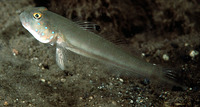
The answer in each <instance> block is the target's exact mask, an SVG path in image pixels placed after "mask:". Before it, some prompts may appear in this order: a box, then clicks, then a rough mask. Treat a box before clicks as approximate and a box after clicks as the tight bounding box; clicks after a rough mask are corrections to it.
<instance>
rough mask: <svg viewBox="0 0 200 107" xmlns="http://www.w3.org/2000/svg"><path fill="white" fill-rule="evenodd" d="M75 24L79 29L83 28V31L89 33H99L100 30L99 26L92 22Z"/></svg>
mask: <svg viewBox="0 0 200 107" xmlns="http://www.w3.org/2000/svg"><path fill="white" fill-rule="evenodd" d="M75 23H76V24H78V25H79V26H80V27H81V28H83V29H84V30H88V31H91V32H95V33H97V32H100V31H101V28H100V26H99V25H97V24H94V23H92V22H87V21H75Z"/></svg>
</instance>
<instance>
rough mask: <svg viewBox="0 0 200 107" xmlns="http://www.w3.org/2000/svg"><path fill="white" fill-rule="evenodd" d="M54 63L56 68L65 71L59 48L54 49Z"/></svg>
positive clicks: (62, 56) (61, 52)
mask: <svg viewBox="0 0 200 107" xmlns="http://www.w3.org/2000/svg"><path fill="white" fill-rule="evenodd" d="M56 62H57V64H58V66H59V67H60V68H61V69H62V70H65V65H64V52H63V50H62V48H61V47H58V46H57V48H56Z"/></svg>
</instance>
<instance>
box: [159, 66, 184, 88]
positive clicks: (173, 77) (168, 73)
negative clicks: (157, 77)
mask: <svg viewBox="0 0 200 107" xmlns="http://www.w3.org/2000/svg"><path fill="white" fill-rule="evenodd" d="M162 72H163V76H164V77H163V78H164V80H165V81H166V82H168V83H170V84H172V85H175V86H178V87H181V88H183V89H184V90H187V89H188V87H187V86H186V85H185V84H184V81H185V76H184V72H183V71H181V70H177V69H171V68H163V69H162Z"/></svg>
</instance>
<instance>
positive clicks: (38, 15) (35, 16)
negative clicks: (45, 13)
mask: <svg viewBox="0 0 200 107" xmlns="http://www.w3.org/2000/svg"><path fill="white" fill-rule="evenodd" d="M33 17H34V18H35V19H40V18H41V17H42V14H41V13H33Z"/></svg>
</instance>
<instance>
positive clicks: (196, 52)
mask: <svg viewBox="0 0 200 107" xmlns="http://www.w3.org/2000/svg"><path fill="white" fill-rule="evenodd" d="M198 54H199V52H198V51H196V50H191V51H190V57H192V58H194V57H195V56H197V55H198Z"/></svg>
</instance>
